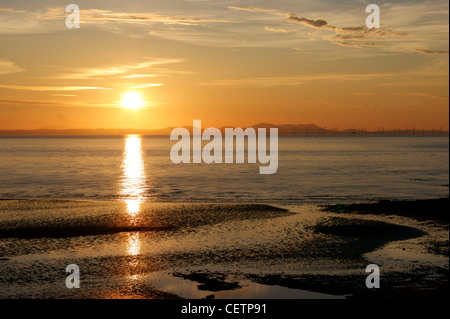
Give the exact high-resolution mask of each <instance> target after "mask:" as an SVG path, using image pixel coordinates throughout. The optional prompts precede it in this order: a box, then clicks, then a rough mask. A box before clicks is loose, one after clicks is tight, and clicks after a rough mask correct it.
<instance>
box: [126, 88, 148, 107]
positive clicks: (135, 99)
mask: <svg viewBox="0 0 450 319" xmlns="http://www.w3.org/2000/svg"><path fill="white" fill-rule="evenodd" d="M144 105H145V103H144V100H143V99H142V96H141V94H139V93H137V92H126V93H125V94H124V95H123V98H122V106H123V107H124V108H126V109H131V110H137V109H140V108H142V107H144Z"/></svg>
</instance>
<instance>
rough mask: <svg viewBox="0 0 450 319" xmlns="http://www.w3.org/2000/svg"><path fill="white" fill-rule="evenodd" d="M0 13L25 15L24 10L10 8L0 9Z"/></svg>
mask: <svg viewBox="0 0 450 319" xmlns="http://www.w3.org/2000/svg"><path fill="white" fill-rule="evenodd" d="M0 12H10V13H25V12H26V11H24V10H16V9H12V8H0Z"/></svg>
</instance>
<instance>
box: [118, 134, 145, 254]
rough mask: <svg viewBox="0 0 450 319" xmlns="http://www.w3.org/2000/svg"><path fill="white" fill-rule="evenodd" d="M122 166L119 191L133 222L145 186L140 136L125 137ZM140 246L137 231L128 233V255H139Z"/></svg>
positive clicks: (138, 209) (142, 197)
mask: <svg viewBox="0 0 450 319" xmlns="http://www.w3.org/2000/svg"><path fill="white" fill-rule="evenodd" d="M122 168H123V175H122V180H121V190H120V193H121V198H122V201H123V202H125V203H126V208H127V213H128V215H129V219H130V221H131V222H132V223H133V222H135V221H136V220H137V218H138V215H139V213H140V209H141V203H142V202H143V201H144V192H145V188H146V177H145V169H144V160H143V152H142V138H141V136H139V135H128V136H127V137H126V138H125V148H124V156H123V163H122ZM140 246H141V245H140V240H139V233H137V232H136V233H130V234H129V236H128V246H127V253H128V255H130V256H137V255H139V253H140Z"/></svg>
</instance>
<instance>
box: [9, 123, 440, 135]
mask: <svg viewBox="0 0 450 319" xmlns="http://www.w3.org/2000/svg"><path fill="white" fill-rule="evenodd" d="M250 127H252V128H254V129H259V128H267V129H270V128H278V134H279V135H325V134H326V135H343V134H345V135H353V134H354V135H367V134H377V135H399V134H403V135H441V134H444V135H447V134H448V131H442V130H423V129H422V130H419V129H414V128H413V129H407V130H405V129H403V130H402V129H390V130H385V129H379V130H375V131H367V130H364V129H355V128H352V129H346V130H342V131H339V130H337V129H326V128H323V127H320V126H317V125H316V124H297V125H295V124H282V125H276V124H270V123H259V124H256V125H252V126H250ZM185 128H186V129H188V130H189V132H190V133H191V134H192V126H185ZM226 128H229V127H222V128H220V131H221V132H222V133H224V132H225V129H226ZM246 128H248V127H243V129H246ZM173 129H174V128H171V127H168V128H163V129H157V130H142V129H54V128H53V129H50V128H42V129H37V130H0V135H104V136H107V135H110V136H114V135H129V134H140V135H155V136H158V135H160V136H167V135H170V133H171V132H172V130H173ZM203 129H206V127H203Z"/></svg>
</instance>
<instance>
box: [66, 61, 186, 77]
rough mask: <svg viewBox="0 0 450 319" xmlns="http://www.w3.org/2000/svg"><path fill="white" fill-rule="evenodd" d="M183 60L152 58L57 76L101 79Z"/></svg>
mask: <svg viewBox="0 0 450 319" xmlns="http://www.w3.org/2000/svg"><path fill="white" fill-rule="evenodd" d="M184 61H185V60H184V59H181V58H180V59H169V58H153V59H151V60H150V61H146V62H141V63H137V64H131V65H119V66H110V67H104V68H91V69H82V70H80V71H79V72H75V73H70V74H64V75H61V76H59V78H63V79H89V78H91V79H92V78H96V79H102V78H103V77H106V76H114V75H123V74H126V73H129V72H136V71H140V70H145V69H148V68H151V67H154V66H159V65H164V64H173V63H181V62H184ZM150 76H155V75H129V76H127V78H138V77H150Z"/></svg>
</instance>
